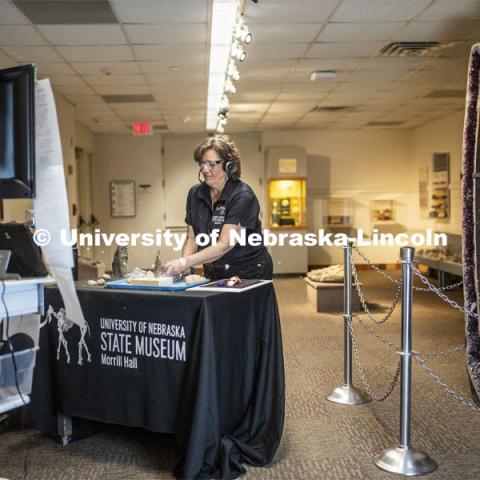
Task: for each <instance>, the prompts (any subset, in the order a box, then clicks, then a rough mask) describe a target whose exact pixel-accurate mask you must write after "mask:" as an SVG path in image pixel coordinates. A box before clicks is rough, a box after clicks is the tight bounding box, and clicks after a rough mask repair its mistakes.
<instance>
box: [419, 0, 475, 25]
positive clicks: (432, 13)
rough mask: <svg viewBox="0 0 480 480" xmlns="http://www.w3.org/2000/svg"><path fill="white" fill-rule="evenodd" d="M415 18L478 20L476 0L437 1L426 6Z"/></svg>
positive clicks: (429, 20) (424, 19)
mask: <svg viewBox="0 0 480 480" xmlns="http://www.w3.org/2000/svg"><path fill="white" fill-rule="evenodd" d="M417 20H419V21H422V22H423V21H427V22H458V21H462V20H467V21H470V20H480V8H479V3H478V0H468V1H464V0H454V1H452V0H448V1H437V2H435V3H433V4H432V5H431V6H430V7H428V8H427V9H426V10H425V12H423V13H422V14H421V15H420V16H419V17H418V18H417Z"/></svg>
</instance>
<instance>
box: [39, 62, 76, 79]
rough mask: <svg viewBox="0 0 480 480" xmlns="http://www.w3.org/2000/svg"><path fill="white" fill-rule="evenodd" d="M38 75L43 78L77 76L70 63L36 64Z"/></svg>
mask: <svg viewBox="0 0 480 480" xmlns="http://www.w3.org/2000/svg"><path fill="white" fill-rule="evenodd" d="M35 64H36V66H37V69H38V74H39V75H43V76H49V75H75V71H74V70H73V69H72V68H71V67H70V65H68V63H60V62H58V63H56V62H55V63H48V62H40V63H39V62H35Z"/></svg>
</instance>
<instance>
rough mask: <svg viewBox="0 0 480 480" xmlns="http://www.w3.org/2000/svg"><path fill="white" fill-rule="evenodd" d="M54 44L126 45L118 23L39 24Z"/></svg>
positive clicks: (43, 32) (46, 36) (40, 28)
mask: <svg viewBox="0 0 480 480" xmlns="http://www.w3.org/2000/svg"><path fill="white" fill-rule="evenodd" d="M38 29H39V30H40V31H41V32H42V34H43V35H44V36H45V38H46V39H47V40H48V41H49V42H51V43H52V44H53V45H126V44H127V39H126V38H125V35H124V34H123V32H122V30H121V28H120V27H119V26H118V25H38Z"/></svg>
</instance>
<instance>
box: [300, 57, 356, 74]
mask: <svg viewBox="0 0 480 480" xmlns="http://www.w3.org/2000/svg"><path fill="white" fill-rule="evenodd" d="M361 61H364V59H362V58H359V57H357V58H348V57H347V58H305V59H303V60H302V61H301V62H298V63H297V66H296V67H295V70H296V71H299V72H303V71H305V72H312V71H313V70H353V69H354V68H355V67H356V66H357V65H358V64H359V63H360V62H361Z"/></svg>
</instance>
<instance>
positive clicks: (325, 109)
mask: <svg viewBox="0 0 480 480" xmlns="http://www.w3.org/2000/svg"><path fill="white" fill-rule="evenodd" d="M352 108H353V107H349V106H346V105H334V106H331V107H322V106H318V107H314V108H312V112H317V113H318V112H344V111H346V110H351V109H352Z"/></svg>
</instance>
